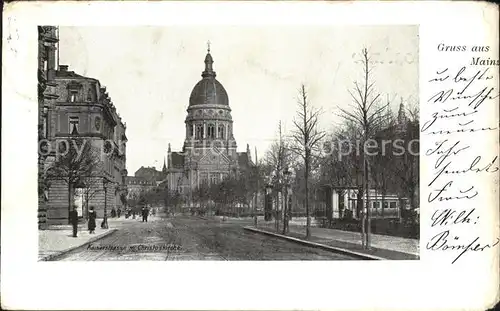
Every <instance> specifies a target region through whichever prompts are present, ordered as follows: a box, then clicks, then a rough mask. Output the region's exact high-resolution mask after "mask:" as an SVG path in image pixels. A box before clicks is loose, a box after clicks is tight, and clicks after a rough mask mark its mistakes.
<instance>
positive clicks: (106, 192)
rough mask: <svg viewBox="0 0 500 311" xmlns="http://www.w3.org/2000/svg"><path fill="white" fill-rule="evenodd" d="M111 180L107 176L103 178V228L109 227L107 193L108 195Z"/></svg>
mask: <svg viewBox="0 0 500 311" xmlns="http://www.w3.org/2000/svg"><path fill="white" fill-rule="evenodd" d="M108 183H109V181H108V180H107V179H106V178H105V179H103V181H102V185H103V187H104V217H103V220H102V224H101V228H103V229H108V210H107V207H108V203H107V202H108V200H107V195H108V187H107V185H108Z"/></svg>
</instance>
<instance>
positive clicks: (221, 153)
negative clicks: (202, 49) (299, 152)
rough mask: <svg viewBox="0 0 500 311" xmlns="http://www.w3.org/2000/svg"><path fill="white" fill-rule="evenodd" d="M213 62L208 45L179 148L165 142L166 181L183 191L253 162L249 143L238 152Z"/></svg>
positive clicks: (214, 179) (226, 101)
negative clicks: (244, 148) (242, 150)
mask: <svg viewBox="0 0 500 311" xmlns="http://www.w3.org/2000/svg"><path fill="white" fill-rule="evenodd" d="M213 63H214V61H213V59H212V55H211V54H210V49H208V53H207V55H206V57H205V70H204V71H203V72H202V74H201V77H202V79H201V80H200V81H199V82H198V83H196V85H195V86H194V88H193V90H192V92H191V96H190V97H189V106H188V108H187V116H186V119H185V122H184V123H185V140H184V145H183V147H182V151H180V152H175V151H172V150H171V147H170V144H169V145H168V153H167V178H166V184H167V187H168V189H169V190H171V191H177V192H179V193H181V194H184V195H189V194H190V193H192V191H193V190H194V189H196V188H197V187H199V186H200V184H208V185H210V184H217V183H219V182H220V181H222V180H223V179H224V178H226V177H228V176H230V175H235V176H236V175H237V174H239V173H240V172H242V171H243V170H247V169H249V168H250V167H252V166H253V165H254V164H253V163H252V159H251V156H250V150H249V147H248V145H247V150H246V152H237V144H236V141H235V139H234V136H233V119H232V116H231V108H230V107H229V97H228V95H227V92H226V90H225V89H224V87H223V86H222V84H221V83H220V82H219V81H218V80H217V79H216V73H215V71H214V70H213Z"/></svg>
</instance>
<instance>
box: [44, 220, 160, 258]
mask: <svg viewBox="0 0 500 311" xmlns="http://www.w3.org/2000/svg"><path fill="white" fill-rule="evenodd" d="M159 220H161V219H160V217H158V216H151V215H150V216H149V217H148V222H155V221H159ZM140 221H142V217H137V216H136V218H135V219H133V218H132V217H129V218H128V219H125V217H124V216H121V217H120V218H108V227H109V228H108V229H101V222H102V219H97V221H96V225H97V226H96V229H95V234H90V233H89V231H88V230H87V223H82V224H79V225H78V235H77V237H76V238H74V237H73V228H72V227H71V225H52V226H49V228H48V229H47V230H38V260H39V261H47V260H51V259H52V258H54V257H57V256H59V255H62V254H64V253H67V252H69V251H72V250H74V249H76V248H78V247H82V246H84V245H87V244H89V243H92V242H95V241H97V240H100V239H102V238H104V237H106V236H108V235H110V234H112V233H113V232H114V231H116V230H119V229H122V228H123V227H124V226H126V225H127V224H128V223H133V222H140Z"/></svg>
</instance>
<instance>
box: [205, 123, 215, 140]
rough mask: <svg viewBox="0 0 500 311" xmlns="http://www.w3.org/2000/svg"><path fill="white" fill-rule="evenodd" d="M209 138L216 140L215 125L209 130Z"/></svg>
mask: <svg viewBox="0 0 500 311" xmlns="http://www.w3.org/2000/svg"><path fill="white" fill-rule="evenodd" d="M207 132H208V138H215V126H214V125H213V124H209V125H208V128H207Z"/></svg>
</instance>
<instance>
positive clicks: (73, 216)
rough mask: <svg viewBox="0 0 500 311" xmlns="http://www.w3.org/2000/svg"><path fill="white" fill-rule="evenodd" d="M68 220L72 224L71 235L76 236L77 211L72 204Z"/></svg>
mask: <svg viewBox="0 0 500 311" xmlns="http://www.w3.org/2000/svg"><path fill="white" fill-rule="evenodd" d="M69 221H70V222H71V225H72V226H73V237H74V238H76V237H77V232H78V211H77V210H76V206H73V210H72V211H71V212H69Z"/></svg>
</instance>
